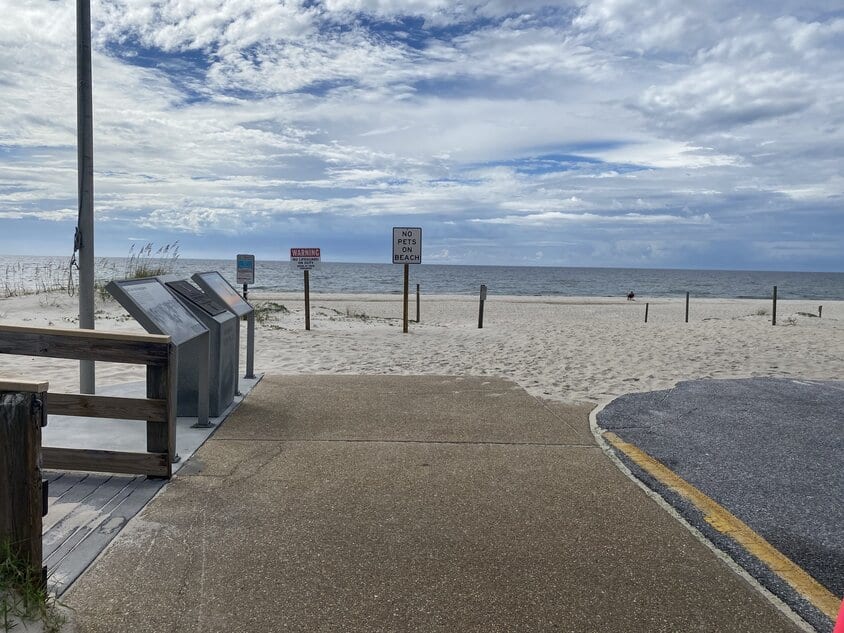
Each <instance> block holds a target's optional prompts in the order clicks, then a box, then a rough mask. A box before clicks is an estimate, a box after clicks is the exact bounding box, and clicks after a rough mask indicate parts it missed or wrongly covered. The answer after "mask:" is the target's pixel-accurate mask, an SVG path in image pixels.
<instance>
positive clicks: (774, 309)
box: [771, 286, 777, 325]
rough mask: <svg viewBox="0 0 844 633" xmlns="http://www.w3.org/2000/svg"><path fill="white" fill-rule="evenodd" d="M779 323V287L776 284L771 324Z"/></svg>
mask: <svg viewBox="0 0 844 633" xmlns="http://www.w3.org/2000/svg"><path fill="white" fill-rule="evenodd" d="M776 324H777V287H776V286H774V307H773V316H772V317H771V325H776Z"/></svg>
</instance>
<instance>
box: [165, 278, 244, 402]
mask: <svg viewBox="0 0 844 633" xmlns="http://www.w3.org/2000/svg"><path fill="white" fill-rule="evenodd" d="M158 279H159V281H161V282H163V283H164V285H165V286H166V287H167V288H168V289H169V290H170V291H171V292H172V293H173V294H174V295H175V296H176V298H177V299H178V300H179V301H180V302H181V303H182V305H184V306H185V307H186V308H187V309H188V310H190V311H191V313H192V314H193V316H195V317H196V318H197V320H198V321H199V322H200V323H202V325H204V326H205V327H206V328H208V332H209V335H210V354H211V366H210V375H211V378H210V380H211V389H210V391H209V404H208V406H209V409H210V411H211V417H217V416H219V415H222V414H223V412H224V411H225V410H226V409H227V408H228V407H229V406H230V405H231V403H232V401H233V400H234V394H235V391H236V389H235V386H236V384H237V373H238V372H237V347H236V345H237V317H236V316H235V315H233V314H232V313H231V312H229V311H228V309H227V308H226V306H225V305H224V304H223V302H222V301H220V300H219V299H217V298H216V297H214V296H213V295H210V294H208V293H206V292H204V291H202V290H200V289H199V288H197V287H196V286H194V285H193V284H192V283H191V282H189V281H187V280H186V279H179V278H178V277H177V276H176V275H166V276H162V277H159V278H158Z"/></svg>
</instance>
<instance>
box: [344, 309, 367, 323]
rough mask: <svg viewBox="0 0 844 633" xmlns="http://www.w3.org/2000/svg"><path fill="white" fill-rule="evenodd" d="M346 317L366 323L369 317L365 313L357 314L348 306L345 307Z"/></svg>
mask: <svg viewBox="0 0 844 633" xmlns="http://www.w3.org/2000/svg"><path fill="white" fill-rule="evenodd" d="M346 316H347V317H348V318H350V319H360V320H361V321H368V320H369V319H370V318H372V317H370V316H369V315H368V314H367V313H366V312H357V311H356V310H352V309H351V308H349V307H348V306H347V307H346Z"/></svg>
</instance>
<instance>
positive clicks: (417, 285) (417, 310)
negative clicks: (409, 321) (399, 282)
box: [416, 284, 419, 323]
mask: <svg viewBox="0 0 844 633" xmlns="http://www.w3.org/2000/svg"><path fill="white" fill-rule="evenodd" d="M416 322H417V323H419V284H416Z"/></svg>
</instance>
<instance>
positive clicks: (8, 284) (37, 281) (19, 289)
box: [3, 261, 68, 297]
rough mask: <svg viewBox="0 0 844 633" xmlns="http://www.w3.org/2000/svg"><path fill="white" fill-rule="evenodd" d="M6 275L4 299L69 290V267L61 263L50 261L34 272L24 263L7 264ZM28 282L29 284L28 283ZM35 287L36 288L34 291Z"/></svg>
mask: <svg viewBox="0 0 844 633" xmlns="http://www.w3.org/2000/svg"><path fill="white" fill-rule="evenodd" d="M4 273H5V274H4V277H3V296H4V297H18V296H20V295H26V294H41V293H43V292H55V291H57V290H66V289H67V282H68V275H67V266H65V265H62V264H61V263H60V262H53V261H48V262H47V263H46V264H39V265H37V266H36V267H35V270H34V271H33V270H32V269H30V268H28V267H27V266H25V265H24V264H23V263H22V262H18V263H16V264H7V265H6V270H5V271H4ZM28 281H29V283H27V282H28ZM33 285H34V286H35V289H34V290H33V289H32V286H33Z"/></svg>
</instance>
